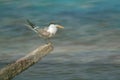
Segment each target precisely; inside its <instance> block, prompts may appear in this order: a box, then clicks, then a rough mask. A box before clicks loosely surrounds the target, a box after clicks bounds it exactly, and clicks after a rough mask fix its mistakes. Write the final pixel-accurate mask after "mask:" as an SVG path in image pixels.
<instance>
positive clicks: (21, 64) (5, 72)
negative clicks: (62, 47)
mask: <svg viewBox="0 0 120 80" xmlns="http://www.w3.org/2000/svg"><path fill="white" fill-rule="evenodd" d="M52 50H53V46H52V44H51V43H48V44H45V45H43V46H40V47H38V48H37V49H35V50H34V51H32V52H30V53H29V54H28V55H26V56H25V57H23V58H21V59H19V60H17V61H16V62H15V63H12V64H10V65H8V66H6V67H4V68H3V69H1V70H0V80H11V79H12V78H14V77H15V76H16V75H18V74H20V73H21V72H23V71H24V70H26V69H27V68H29V67H30V66H32V65H33V64H35V63H36V62H38V61H39V60H40V59H41V58H42V57H43V56H45V55H47V54H48V53H50V52H51V51H52Z"/></svg>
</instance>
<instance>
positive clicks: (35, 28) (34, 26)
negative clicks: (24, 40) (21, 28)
mask: <svg viewBox="0 0 120 80" xmlns="http://www.w3.org/2000/svg"><path fill="white" fill-rule="evenodd" d="M27 23H28V24H26V26H28V27H29V28H30V29H31V30H33V31H35V32H36V33H38V28H39V27H37V26H36V25H35V24H33V23H32V22H31V21H30V20H28V19H27Z"/></svg>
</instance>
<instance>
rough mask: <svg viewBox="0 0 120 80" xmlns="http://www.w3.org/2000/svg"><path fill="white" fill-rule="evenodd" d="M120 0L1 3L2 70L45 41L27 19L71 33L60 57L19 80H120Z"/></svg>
mask: <svg viewBox="0 0 120 80" xmlns="http://www.w3.org/2000/svg"><path fill="white" fill-rule="evenodd" d="M119 17H120V1H119V0H36V1H35V0H1V1H0V68H2V67H4V66H6V65H7V64H9V63H12V62H14V61H15V60H16V59H18V58H20V57H22V56H24V55H26V54H27V53H28V52H30V51H32V50H34V49H35V48H37V47H38V46H40V45H42V44H43V41H42V40H41V39H40V38H39V37H38V36H37V35H36V34H35V33H34V32H32V31H31V30H30V29H28V28H27V27H25V26H24V24H25V23H26V22H25V20H26V19H30V20H32V21H33V22H34V23H35V24H37V25H40V27H42V26H47V25H48V24H49V23H50V22H54V23H58V24H61V25H63V26H64V27H65V29H64V30H60V31H59V32H58V34H57V35H56V36H55V38H53V39H52V41H53V42H54V47H55V49H54V51H53V52H52V53H51V54H49V55H48V56H46V57H45V58H43V59H42V61H40V62H39V63H37V64H35V65H34V66H32V67H31V68H29V69H28V70H26V71H25V72H23V73H21V74H20V75H18V76H16V77H15V78H14V79H13V80H56V79H57V80H120V76H119V75H120V64H119V63H120V27H119V25H120V23H119V22H120V18H119Z"/></svg>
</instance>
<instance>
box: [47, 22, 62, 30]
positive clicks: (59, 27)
mask: <svg viewBox="0 0 120 80" xmlns="http://www.w3.org/2000/svg"><path fill="white" fill-rule="evenodd" d="M49 26H50V27H51V28H58V29H64V27H63V26H61V25H58V24H54V23H51V24H50V25H49Z"/></svg>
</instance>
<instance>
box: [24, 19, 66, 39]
mask: <svg viewBox="0 0 120 80" xmlns="http://www.w3.org/2000/svg"><path fill="white" fill-rule="evenodd" d="M27 23H28V24H27V25H26V26H28V27H29V28H30V29H32V30H33V31H35V32H36V33H38V35H39V36H40V37H42V38H44V39H49V38H51V37H54V36H55V34H56V32H57V31H58V29H59V28H60V29H63V28H64V27H63V26H61V25H58V24H53V23H51V24H50V25H49V26H48V27H45V28H43V29H41V28H39V27H38V26H36V25H34V24H33V23H32V22H30V21H29V20H27Z"/></svg>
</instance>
